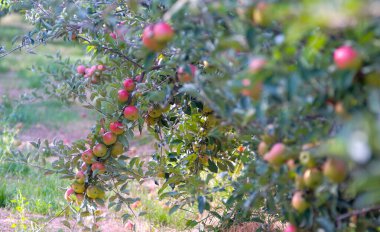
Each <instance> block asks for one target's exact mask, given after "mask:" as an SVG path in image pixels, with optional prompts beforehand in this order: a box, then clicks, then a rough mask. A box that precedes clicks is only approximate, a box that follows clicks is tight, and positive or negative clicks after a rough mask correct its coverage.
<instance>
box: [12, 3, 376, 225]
mask: <svg viewBox="0 0 380 232" xmlns="http://www.w3.org/2000/svg"><path fill="white" fill-rule="evenodd" d="M8 2H9V4H10V10H11V11H12V8H15V9H20V7H21V8H22V9H24V10H22V12H25V16H26V18H27V19H28V20H29V21H30V22H31V23H33V24H34V25H35V30H34V31H33V32H31V33H29V36H30V39H31V40H30V41H33V43H35V44H37V45H39V44H42V45H43V44H44V43H46V42H49V41H51V40H56V39H64V40H67V41H70V42H72V43H77V44H79V45H81V46H83V47H84V48H86V51H87V53H88V55H89V56H90V57H91V60H90V61H87V62H84V61H76V62H75V64H73V63H72V62H71V61H70V60H69V59H65V58H62V57H60V56H56V57H55V59H56V64H57V65H58V66H57V67H58V68H57V67H54V68H53V67H43V68H41V69H40V72H41V73H42V74H43V75H44V76H45V80H46V81H45V83H44V84H45V93H44V94H47V95H49V96H52V97H56V98H59V99H61V100H62V101H66V102H80V103H81V104H82V105H83V107H86V108H89V109H91V110H93V111H94V113H96V114H97V115H98V120H97V122H96V123H95V124H94V126H93V128H92V132H91V133H90V134H89V135H88V136H87V138H83V139H82V140H78V141H76V142H74V143H73V144H71V145H65V144H63V143H62V142H60V141H55V142H54V144H53V145H47V146H45V145H43V144H41V143H34V145H35V147H36V148H38V149H39V151H41V152H47V151H48V152H50V153H51V154H53V155H54V156H56V157H57V160H56V161H54V162H53V163H52V165H53V168H54V169H55V171H56V172H58V173H61V174H62V177H64V178H70V179H72V180H73V182H72V185H71V186H69V188H68V189H67V191H66V193H65V198H66V199H67V200H68V201H69V202H70V203H71V205H72V210H73V211H75V212H76V213H77V214H78V215H80V216H81V217H83V216H87V215H95V214H96V213H95V212H96V209H97V207H98V205H103V204H107V205H108V207H110V208H114V209H115V210H116V211H120V210H121V208H122V205H127V206H129V205H130V204H132V203H133V202H135V201H136V200H137V199H136V198H132V197H131V196H130V193H129V188H130V186H131V185H130V184H131V182H132V181H136V180H137V181H139V182H143V181H144V180H146V179H149V178H154V179H156V180H161V184H160V189H159V191H158V193H159V196H160V198H161V199H166V200H167V201H169V202H170V204H171V207H172V208H171V213H174V212H175V211H176V210H180V209H186V208H187V207H194V206H195V207H197V209H198V211H199V213H200V214H202V215H206V216H204V217H203V218H202V219H200V220H199V221H193V220H189V221H188V226H189V227H192V226H196V225H198V224H199V225H200V226H201V227H200V228H202V229H203V230H213V229H217V228H219V229H221V228H227V227H230V226H231V225H233V224H239V223H242V222H247V221H258V222H262V230H269V229H270V228H271V227H270V226H271V225H268V224H270V223H272V222H273V221H277V222H284V223H287V226H286V228H285V231H288V232H289V231H316V230H318V229H323V230H324V231H377V228H378V227H379V222H378V220H379V209H380V205H379V204H380V189H379V187H378V186H380V185H378V182H379V175H380V174H379V172H378V170H379V169H378V167H379V166H378V165H379V162H380V158H379V155H380V143H379V136H380V122H379V113H380V105H379V100H380V99H379V98H380V92H379V86H380V85H379V78H380V70H379V67H380V66H379V63H380V56H379V54H380V46H379V44H380V40H379V38H380V27H379V25H380V24H379V21H380V20H379V18H380V17H379V16H380V15H379V12H380V6H379V4H378V2H376V1H371V0H362V1H357V0H346V1H339V0H330V1H326V0H312V1H291V0H287V1H284V0H282V1H279V0H271V1H269V0H268V1H248V0H247V1H245V0H238V1H228V0H220V1H213V0H205V1H196V0H192V1H191V0H178V1H177V0H145V1H142V0H141V1H137V0H128V1H114V0H102V1H96V0H89V1H79V0H78V1H76V0H75V1H73V0H64V1H56V0H37V1H28V0H20V1H8ZM23 42H24V41H23ZM144 128H145V129H144ZM138 133H151V134H152V135H153V136H154V137H155V140H156V143H155V148H156V152H155V153H154V154H152V156H151V159H150V160H148V161H146V160H141V159H139V158H138V157H130V156H129V155H128V154H129V153H128V148H129V144H130V141H131V139H132V138H133V137H134V136H135V135H136V134H138ZM38 155H39V153H36V156H38ZM30 158H33V157H30ZM131 213H132V214H133V212H126V213H125V214H124V215H123V216H122V217H123V219H127V218H128V217H130V216H131ZM211 218H213V219H217V220H218V223H217V225H216V224H215V223H209V222H210V221H209V219H211ZM269 219H271V220H269ZM95 221H96V219H95ZM94 228H95V227H94ZM272 228H273V227H272Z"/></svg>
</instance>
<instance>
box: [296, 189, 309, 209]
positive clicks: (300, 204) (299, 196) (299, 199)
mask: <svg viewBox="0 0 380 232" xmlns="http://www.w3.org/2000/svg"><path fill="white" fill-rule="evenodd" d="M292 206H293V208H294V209H295V210H297V211H298V212H300V213H302V212H304V211H305V210H306V209H307V208H309V203H308V202H307V201H306V200H305V198H304V197H303V193H302V192H301V191H297V192H295V193H294V195H293V198H292Z"/></svg>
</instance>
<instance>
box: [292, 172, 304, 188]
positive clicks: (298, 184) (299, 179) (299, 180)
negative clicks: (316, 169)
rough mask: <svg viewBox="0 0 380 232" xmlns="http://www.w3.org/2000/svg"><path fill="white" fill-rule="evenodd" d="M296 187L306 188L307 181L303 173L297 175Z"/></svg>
mask: <svg viewBox="0 0 380 232" xmlns="http://www.w3.org/2000/svg"><path fill="white" fill-rule="evenodd" d="M294 184H295V187H296V189H299V190H302V189H304V188H305V182H304V181H303V176H302V175H298V174H297V175H296V176H295V183H294Z"/></svg>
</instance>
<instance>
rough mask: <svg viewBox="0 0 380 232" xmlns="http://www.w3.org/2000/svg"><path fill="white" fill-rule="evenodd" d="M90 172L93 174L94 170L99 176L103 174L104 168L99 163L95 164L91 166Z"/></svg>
mask: <svg viewBox="0 0 380 232" xmlns="http://www.w3.org/2000/svg"><path fill="white" fill-rule="evenodd" d="M91 170H92V171H93V172H95V170H98V173H99V174H103V173H105V172H106V166H105V165H104V164H103V163H101V162H95V163H93V164H92V165H91Z"/></svg>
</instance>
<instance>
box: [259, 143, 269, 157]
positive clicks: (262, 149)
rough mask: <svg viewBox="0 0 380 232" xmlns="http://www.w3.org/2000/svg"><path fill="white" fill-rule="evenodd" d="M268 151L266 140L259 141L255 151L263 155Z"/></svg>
mask: <svg viewBox="0 0 380 232" xmlns="http://www.w3.org/2000/svg"><path fill="white" fill-rule="evenodd" d="M267 152H268V145H267V144H266V142H264V141H261V142H260V143H259V146H258V148H257V153H258V154H259V155H260V156H263V155H265V153H267Z"/></svg>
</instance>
